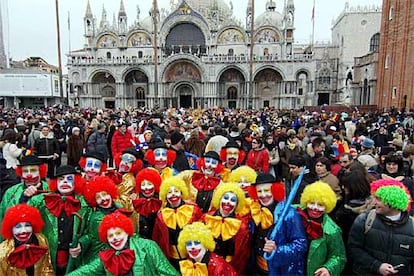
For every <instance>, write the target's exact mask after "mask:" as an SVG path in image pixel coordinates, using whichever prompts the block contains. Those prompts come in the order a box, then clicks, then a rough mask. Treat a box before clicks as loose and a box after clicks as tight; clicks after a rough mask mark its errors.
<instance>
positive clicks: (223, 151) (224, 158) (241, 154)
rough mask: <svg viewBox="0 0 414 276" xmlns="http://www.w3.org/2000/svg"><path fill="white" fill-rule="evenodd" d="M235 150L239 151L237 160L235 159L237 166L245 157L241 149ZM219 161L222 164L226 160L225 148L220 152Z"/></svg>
mask: <svg viewBox="0 0 414 276" xmlns="http://www.w3.org/2000/svg"><path fill="white" fill-rule="evenodd" d="M237 149H238V150H239V158H238V159H237V164H241V163H243V160H244V158H245V157H246V153H245V152H244V150H242V149H239V148H237ZM220 159H221V160H223V162H225V161H226V160H227V148H222V149H221V150H220Z"/></svg>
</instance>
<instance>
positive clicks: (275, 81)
mask: <svg viewBox="0 0 414 276" xmlns="http://www.w3.org/2000/svg"><path fill="white" fill-rule="evenodd" d="M254 90H255V95H254V99H255V100H256V104H254V105H255V106H256V107H267V106H276V107H277V108H282V107H283V108H286V107H290V106H291V104H292V103H291V102H288V100H289V99H290V98H285V97H283V98H282V97H281V95H282V94H283V93H282V92H283V77H282V75H281V74H280V73H279V72H278V71H276V70H274V69H271V68H266V69H263V70H261V71H259V72H258V73H257V74H256V76H255V78H254Z"/></svg>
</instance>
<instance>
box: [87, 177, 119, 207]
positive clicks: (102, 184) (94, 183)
mask: <svg viewBox="0 0 414 276" xmlns="http://www.w3.org/2000/svg"><path fill="white" fill-rule="evenodd" d="M99 192H106V193H107V194H109V195H110V196H111V198H112V201H113V200H115V199H116V198H117V197H118V189H117V187H116V185H115V183H114V182H113V181H112V179H110V178H109V177H108V176H97V177H94V178H93V179H91V180H90V181H89V183H88V185H85V188H84V191H83V196H84V197H85V200H86V202H88V204H89V206H91V207H96V194H97V193H99Z"/></svg>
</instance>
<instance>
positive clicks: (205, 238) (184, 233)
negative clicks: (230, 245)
mask: <svg viewBox="0 0 414 276" xmlns="http://www.w3.org/2000/svg"><path fill="white" fill-rule="evenodd" d="M189 241H199V242H200V243H201V244H202V245H203V246H204V247H205V248H206V249H207V250H208V251H210V252H213V251H214V249H215V247H216V242H215V241H214V237H213V234H212V233H211V230H210V229H209V228H208V227H207V226H206V225H205V224H204V223H202V222H194V223H192V224H189V225H186V226H184V228H183V230H181V232H180V235H179V236H178V245H177V247H178V251H179V252H180V256H182V257H185V256H187V255H188V253H187V248H186V243H187V242H189Z"/></svg>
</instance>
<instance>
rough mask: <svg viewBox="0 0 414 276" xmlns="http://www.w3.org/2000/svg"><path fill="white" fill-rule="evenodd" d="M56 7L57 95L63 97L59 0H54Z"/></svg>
mask: <svg viewBox="0 0 414 276" xmlns="http://www.w3.org/2000/svg"><path fill="white" fill-rule="evenodd" d="M55 7H56V34H57V48H58V49H57V50H58V70H59V96H60V99H61V100H62V98H63V75H62V56H61V54H60V52H61V46H60V24H59V0H55Z"/></svg>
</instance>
